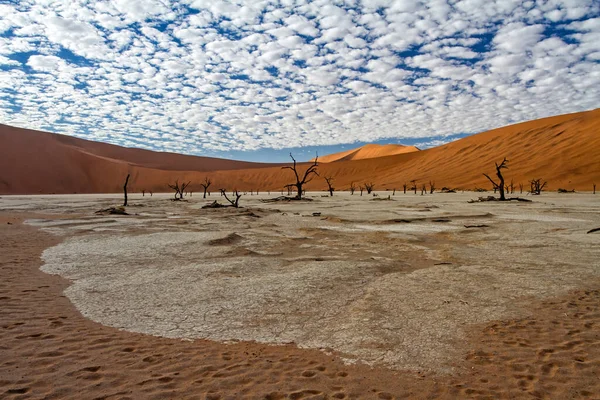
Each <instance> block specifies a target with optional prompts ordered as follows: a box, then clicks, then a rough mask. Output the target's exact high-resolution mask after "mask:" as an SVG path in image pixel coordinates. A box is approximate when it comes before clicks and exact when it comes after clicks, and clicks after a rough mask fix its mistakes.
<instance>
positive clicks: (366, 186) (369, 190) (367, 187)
mask: <svg viewBox="0 0 600 400" xmlns="http://www.w3.org/2000/svg"><path fill="white" fill-rule="evenodd" d="M374 187H375V184H374V183H373V182H371V183H366V182H365V189H367V194H371V192H372V191H373V188H374Z"/></svg>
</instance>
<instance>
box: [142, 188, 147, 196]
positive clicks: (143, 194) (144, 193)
mask: <svg viewBox="0 0 600 400" xmlns="http://www.w3.org/2000/svg"><path fill="white" fill-rule="evenodd" d="M145 196H146V191H145V190H144V189H142V197H145Z"/></svg>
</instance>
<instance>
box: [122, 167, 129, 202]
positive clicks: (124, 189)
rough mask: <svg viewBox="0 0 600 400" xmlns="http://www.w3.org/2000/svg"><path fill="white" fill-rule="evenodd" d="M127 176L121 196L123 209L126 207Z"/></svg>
mask: <svg viewBox="0 0 600 400" xmlns="http://www.w3.org/2000/svg"><path fill="white" fill-rule="evenodd" d="M129 176H130V175H129V174H127V178H125V184H124V185H123V196H124V197H125V200H124V201H123V207H127V184H128V183H129Z"/></svg>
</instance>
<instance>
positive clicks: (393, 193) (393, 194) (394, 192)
mask: <svg viewBox="0 0 600 400" xmlns="http://www.w3.org/2000/svg"><path fill="white" fill-rule="evenodd" d="M395 195H396V188H394V191H393V192H392V196H395Z"/></svg>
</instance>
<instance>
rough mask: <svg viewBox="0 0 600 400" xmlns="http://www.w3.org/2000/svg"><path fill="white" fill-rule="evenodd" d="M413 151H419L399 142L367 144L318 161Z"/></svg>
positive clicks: (348, 159)
mask: <svg viewBox="0 0 600 400" xmlns="http://www.w3.org/2000/svg"><path fill="white" fill-rule="evenodd" d="M413 151H419V149H417V148H416V147H415V146H403V145H401V144H385V145H380V144H367V145H364V146H362V147H358V148H356V149H352V150H347V151H342V152H340V153H334V154H329V155H326V156H323V157H319V161H320V162H322V163H330V162H334V161H352V160H366V159H368V158H378V157H386V156H394V155H396V154H404V153H412V152H413Z"/></svg>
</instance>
